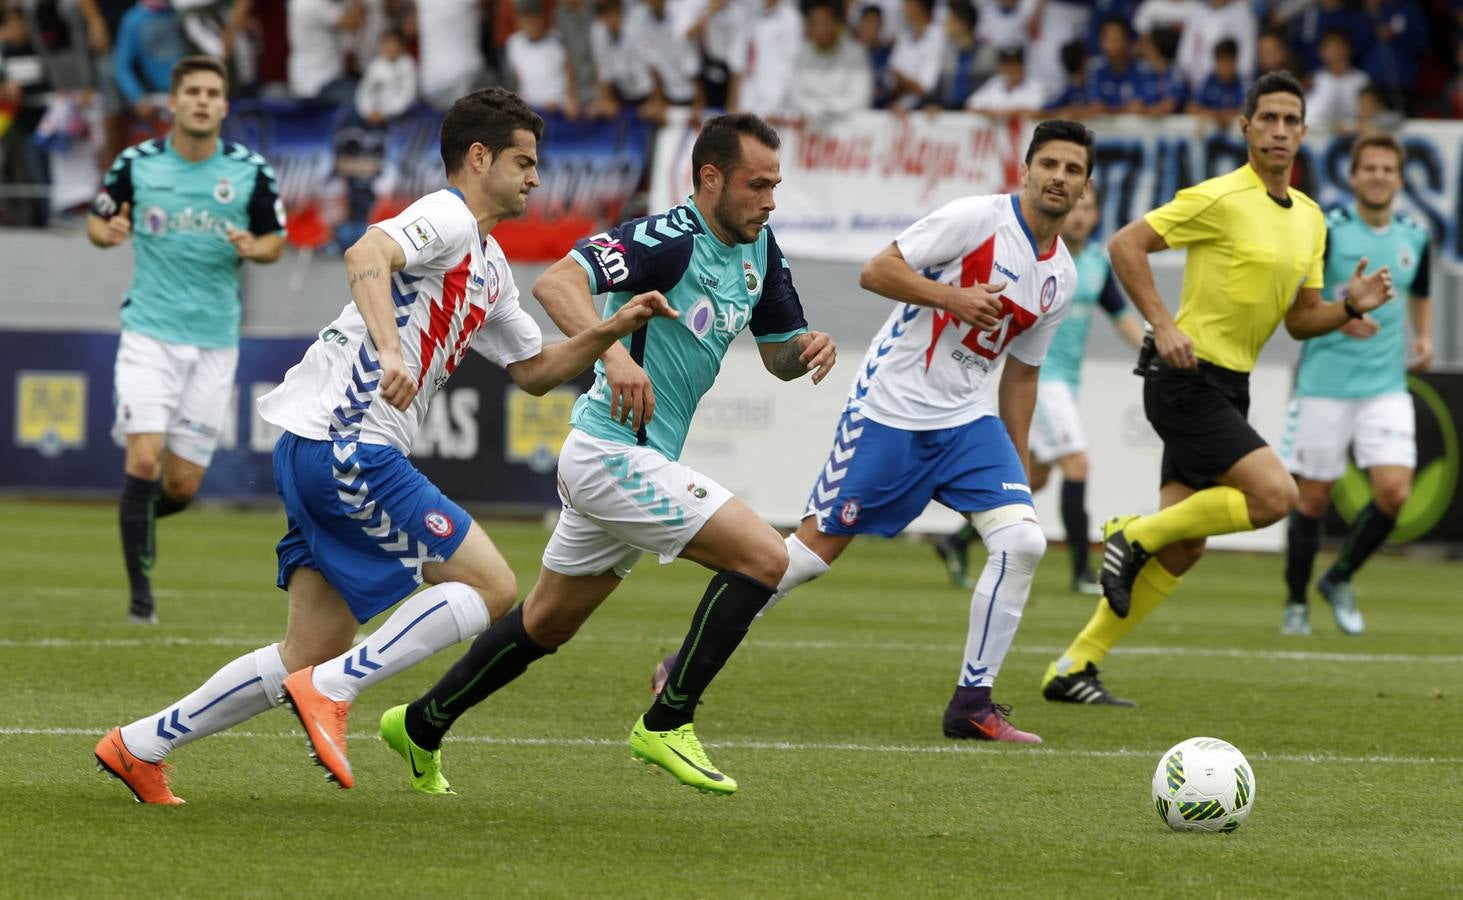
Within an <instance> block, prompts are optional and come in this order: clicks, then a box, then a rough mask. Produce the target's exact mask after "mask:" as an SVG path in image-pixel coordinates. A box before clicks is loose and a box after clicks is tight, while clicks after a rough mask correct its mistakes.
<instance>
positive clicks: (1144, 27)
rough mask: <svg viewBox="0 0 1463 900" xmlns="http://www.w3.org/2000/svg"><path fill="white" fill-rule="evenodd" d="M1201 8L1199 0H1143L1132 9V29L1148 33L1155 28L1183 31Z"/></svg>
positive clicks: (1140, 32)
mask: <svg viewBox="0 0 1463 900" xmlns="http://www.w3.org/2000/svg"><path fill="white" fill-rule="evenodd" d="M1202 8H1203V4H1201V3H1200V2H1199V0H1143V2H1142V3H1139V4H1138V8H1137V9H1136V10H1134V11H1133V31H1135V32H1137V33H1138V34H1148V33H1149V32H1151V31H1152V30H1153V29H1155V28H1172V29H1173V30H1174V31H1180V32H1181V31H1183V30H1184V29H1185V28H1187V27H1188V24H1189V22H1191V21H1193V19H1194V16H1195V15H1196V14H1197V13H1198V12H1199V10H1200V9H1202Z"/></svg>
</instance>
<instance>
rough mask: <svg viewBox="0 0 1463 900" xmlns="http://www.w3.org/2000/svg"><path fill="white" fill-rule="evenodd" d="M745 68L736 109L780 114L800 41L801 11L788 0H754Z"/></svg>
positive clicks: (760, 114)
mask: <svg viewBox="0 0 1463 900" xmlns="http://www.w3.org/2000/svg"><path fill="white" fill-rule="evenodd" d="M745 14H746V15H748V16H750V17H751V28H750V29H749V30H748V33H747V68H746V73H745V74H744V75H743V76H742V89H741V93H740V95H739V96H738V100H737V107H736V108H737V109H738V110H739V111H742V112H750V113H756V114H757V115H759V116H764V117H765V116H775V115H781V114H782V113H784V112H785V111H786V107H787V91H788V88H789V87H790V86H791V84H792V66H793V60H794V59H795V58H796V57H797V53H798V48H799V47H800V46H802V42H803V17H802V14H801V13H799V12H798V11H797V9H796V8H795V7H794V6H793V5H792V4H791V3H790V2H787V0H757V8H756V10H755V11H751V10H748V11H747V12H746V13H745Z"/></svg>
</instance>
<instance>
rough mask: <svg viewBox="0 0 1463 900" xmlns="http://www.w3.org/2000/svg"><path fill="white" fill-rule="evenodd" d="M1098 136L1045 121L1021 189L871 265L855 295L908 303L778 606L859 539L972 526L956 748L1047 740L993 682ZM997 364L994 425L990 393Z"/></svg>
mask: <svg viewBox="0 0 1463 900" xmlns="http://www.w3.org/2000/svg"><path fill="white" fill-rule="evenodd" d="M1093 140H1094V139H1093V136H1092V132H1090V131H1088V130H1087V128H1086V127H1084V126H1083V125H1080V124H1078V123H1076V122H1066V121H1060V120H1056V121H1049V122H1043V123H1041V124H1040V125H1038V126H1037V128H1036V131H1035V133H1034V135H1033V136H1032V139H1031V143H1030V145H1029V146H1028V148H1027V151H1026V164H1025V166H1024V167H1023V169H1022V173H1021V182H1022V185H1021V191H1020V192H1019V193H1015V194H998V195H994V196H982V197H966V198H963V199H960V200H955V201H953V202H951V203H948V204H946V205H945V206H943V207H941V208H940V209H937V210H935V211H934V212H932V213H930V214H929V215H927V216H925V217H924V218H923V219H920V220H919V221H918V222H915V223H914V224H913V225H911V226H910V227H909V228H908V229H907V230H906V231H905V232H904V233H903V234H901V235H900V236H899V237H898V238H897V239H896V240H895V241H894V243H893V244H891V245H889V247H887V248H885V249H884V250H883V251H882V252H881V253H879V254H878V255H877V256H875V257H874V258H873V259H872V260H870V261H869V263H868V264H867V265H865V266H864V270H863V275H862V277H861V278H860V284H861V285H862V286H863V287H864V288H866V289H867V290H871V291H873V292H875V293H877V294H881V295H883V296H885V297H888V298H890V299H892V300H897V301H899V305H898V306H896V307H895V308H894V309H893V311H892V312H891V313H890V314H889V318H888V319H887V320H886V321H885V323H884V327H883V328H881V329H880V330H879V333H878V334H877V335H875V337H874V340H873V341H872V342H871V343H870V344H869V350H868V353H866V354H865V355H864V359H863V363H862V364H861V365H860V367H859V370H858V373H857V375H856V376H855V378H854V382H853V386H852V387H851V389H850V391H849V396H848V403H847V406H846V407H845V410H844V413H843V416H842V418H841V419H840V420H839V422H838V427H837V429H836V430H835V433H834V443H833V448H832V451H831V453H830V454H829V456H828V460H827V463H826V464H825V465H824V466H823V471H822V473H821V474H820V475H819V477H818V480H817V482H816V483H815V484H814V486H813V492H812V496H810V497H809V499H808V506H807V509H806V511H805V513H804V518H803V521H802V524H801V525H800V526H799V527H798V530H797V532H796V533H795V534H793V535H792V536H790V537H789V538H788V539H787V555H788V567H787V573H786V574H785V575H784V576H783V578H782V581H781V582H780V583H779V584H778V586H777V593H776V594H775V595H773V597H772V599H771V601H770V602H769V603H768V607H769V608H770V607H771V605H772V604H774V603H776V602H777V601H778V600H780V599H781V598H782V597H783V596H785V595H786V594H787V592H788V591H791V590H792V589H793V588H795V587H797V586H798V585H800V584H803V583H804V582H806V581H810V580H812V579H814V578H817V577H818V576H819V575H822V574H823V573H825V572H827V571H828V569H829V567H830V565H831V564H832V562H833V561H834V560H835V559H837V558H838V556H839V554H841V553H842V552H843V550H844V548H846V547H847V546H848V544H849V542H850V541H852V540H853V538H854V537H855V536H856V535H860V534H878V535H883V536H885V537H892V536H894V535H896V534H898V533H900V532H901V531H903V530H904V529H905V528H906V527H907V526H908V525H909V523H910V522H912V521H914V519H915V518H916V517H917V516H919V514H920V513H921V512H923V511H924V508H925V506H926V505H928V503H929V502H930V501H931V500H936V501H938V502H940V503H942V504H944V505H945V506H948V507H950V508H951V509H953V510H955V511H956V512H958V513H961V514H962V515H965V516H968V517H969V519H970V521H971V523H972V524H973V525H975V527H976V529H977V530H978V531H979V532H980V535H981V538H982V540H983V541H984V543H985V546H986V549H987V551H988V552H989V558H988V559H987V560H986V564H985V568H984V570H983V571H982V572H981V575H980V578H979V579H978V580H977V582H976V586H975V592H974V596H973V597H972V599H971V605H970V627H969V632H968V634H967V637H966V641H965V657H964V659H963V660H962V664H961V669H960V674H959V676H958V678H957V681H956V688H955V694H954V696H953V697H952V698H951V700H950V703H949V706H948V707H947V709H946V711H945V716H944V723H943V724H944V732H945V734H946V735H947V736H949V737H955V738H976V739H979V740H993V741H1015V742H1021V743H1039V742H1040V741H1041V738H1039V737H1037V736H1036V735H1034V734H1031V733H1029V732H1025V731H1021V730H1020V729H1017V728H1016V727H1014V726H1013V725H1011V723H1010V722H1009V721H1007V719H1006V714H1007V713H1008V711H1009V708H1008V707H1005V706H1001V705H998V704H995V703H994V702H993V701H992V699H991V686H992V685H993V683H994V682H995V679H996V675H997V673H998V672H999V670H1000V667H1001V662H1002V660H1003V659H1004V658H1005V655H1006V651H1007V650H1008V649H1009V648H1010V646H1011V640H1012V638H1014V637H1015V634H1016V626H1017V625H1018V624H1019V623H1020V621H1021V611H1022V608H1023V607H1024V606H1025V604H1026V597H1027V594H1028V593H1029V592H1030V590H1031V578H1032V574H1033V573H1034V572H1035V571H1036V566H1037V563H1038V562H1040V560H1041V557H1042V554H1043V552H1045V550H1046V538H1045V537H1044V536H1043V535H1042V532H1041V528H1040V527H1039V526H1038V525H1037V521H1036V510H1035V508H1034V507H1033V506H1032V501H1031V488H1030V487H1029V481H1028V477H1027V468H1026V464H1027V434H1028V432H1029V430H1030V426H1031V419H1032V413H1033V410H1034V408H1035V406H1036V381H1037V374H1038V373H1039V372H1040V367H1041V363H1042V360H1043V358H1044V357H1045V355H1046V351H1047V346H1048V345H1049V344H1050V342H1051V339H1052V335H1053V334H1054V333H1055V331H1056V329H1057V326H1058V324H1059V323H1060V321H1061V318H1062V315H1063V314H1064V313H1065V312H1066V311H1067V308H1068V306H1069V305H1070V304H1071V302H1072V296H1073V292H1074V290H1075V288H1076V269H1075V267H1074V266H1073V263H1072V258H1071V256H1070V255H1069V254H1068V253H1067V249H1066V247H1065V246H1064V245H1063V243H1062V241H1061V239H1060V238H1059V237H1058V235H1059V233H1060V231H1061V228H1062V223H1063V221H1064V220H1065V219H1066V216H1067V213H1069V212H1070V211H1071V210H1072V208H1073V206H1075V205H1076V203H1077V201H1078V200H1079V199H1081V197H1082V194H1083V192H1084V191H1085V190H1086V189H1087V185H1088V178H1089V176H1090V174H1091V171H1092V154H1093ZM1002 361H1004V364H1005V368H1004V370H1003V371H1002V374H1001V378H1000V384H999V387H998V388H997V390H996V394H997V397H998V399H999V415H998V410H997V406H996V404H995V403H993V402H992V397H991V390H990V384H989V382H990V378H991V375H992V374H993V373H994V372H995V371H996V368H997V366H998V365H999V364H1000V363H1001V362H1002ZM664 667H665V664H664V663H662V668H664Z"/></svg>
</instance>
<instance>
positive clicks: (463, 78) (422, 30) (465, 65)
mask: <svg viewBox="0 0 1463 900" xmlns="http://www.w3.org/2000/svg"><path fill="white" fill-rule="evenodd" d="M483 4H484V0H416V6H417V51H418V62H417V76H418V79H419V81H420V82H421V88H422V97H423V99H425V100H426V101H427V102H428V103H430V104H431V105H432V106H433V107H435V108H436V109H439V110H442V111H446V110H448V109H450V108H451V107H452V104H453V103H454V102H455V101H456V100H457V98H458V97H461V96H462V95H463V94H466V93H468V92H469V91H471V90H472V89H473V88H475V87H477V86H478V84H479V83H480V82H481V81H482V80H483V75H484V70H485V69H486V64H485V63H484V62H483V51H482V48H481V47H480V46H479V40H480V36H481V32H482V25H483Z"/></svg>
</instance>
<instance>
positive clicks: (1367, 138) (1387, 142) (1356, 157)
mask: <svg viewBox="0 0 1463 900" xmlns="http://www.w3.org/2000/svg"><path fill="white" fill-rule="evenodd" d="M1368 147H1381V148H1383V149H1386V150H1391V151H1392V152H1393V153H1395V154H1397V169H1398V171H1401V169H1402V164H1403V163H1405V162H1407V151H1406V150H1405V149H1403V147H1402V142H1401V141H1399V140H1397V139H1396V138H1395V137H1393V136H1392V135H1390V134H1383V133H1381V132H1377V133H1373V134H1367V135H1363V136H1361V137H1359V138H1357V139H1356V143H1354V144H1352V145H1351V174H1353V175H1355V174H1356V166H1357V164H1358V163H1360V162H1361V151H1363V150H1365V149H1366V148H1368Z"/></svg>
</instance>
